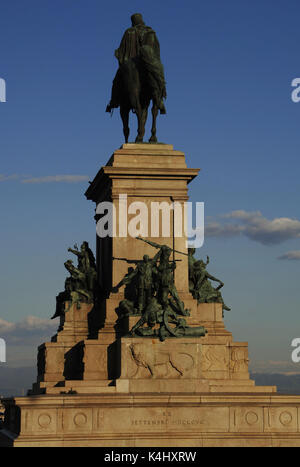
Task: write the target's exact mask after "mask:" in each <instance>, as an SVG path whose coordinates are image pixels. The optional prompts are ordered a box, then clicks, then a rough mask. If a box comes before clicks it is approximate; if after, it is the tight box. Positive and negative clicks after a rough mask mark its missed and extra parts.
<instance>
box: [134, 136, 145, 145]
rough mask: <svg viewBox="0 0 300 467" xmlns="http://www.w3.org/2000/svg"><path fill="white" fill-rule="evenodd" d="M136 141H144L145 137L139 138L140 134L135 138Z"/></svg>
mask: <svg viewBox="0 0 300 467" xmlns="http://www.w3.org/2000/svg"><path fill="white" fill-rule="evenodd" d="M135 142H136V143H142V142H143V138H139V137H138V136H137V137H136V138H135Z"/></svg>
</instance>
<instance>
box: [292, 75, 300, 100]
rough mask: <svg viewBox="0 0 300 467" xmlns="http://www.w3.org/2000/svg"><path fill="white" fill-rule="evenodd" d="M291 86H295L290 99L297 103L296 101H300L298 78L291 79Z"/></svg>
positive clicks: (299, 81)
mask: <svg viewBox="0 0 300 467" xmlns="http://www.w3.org/2000/svg"><path fill="white" fill-rule="evenodd" d="M291 86H292V87H293V88H295V89H294V90H293V91H292V94H291V98H292V101H293V102H295V104H297V103H298V102H300V78H295V79H293V81H292V84H291Z"/></svg>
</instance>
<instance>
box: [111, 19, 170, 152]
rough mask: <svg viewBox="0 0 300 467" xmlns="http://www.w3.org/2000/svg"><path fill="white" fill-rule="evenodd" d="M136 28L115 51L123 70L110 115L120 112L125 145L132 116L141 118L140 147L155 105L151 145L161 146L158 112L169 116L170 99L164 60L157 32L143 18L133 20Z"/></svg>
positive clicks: (132, 27) (124, 37)
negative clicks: (159, 144)
mask: <svg viewBox="0 0 300 467" xmlns="http://www.w3.org/2000/svg"><path fill="white" fill-rule="evenodd" d="M131 22H132V26H131V27H130V28H129V29H127V30H126V31H125V33H124V35H123V38H122V41H121V44H120V47H119V48H118V49H117V50H116V51H115V57H116V58H117V59H118V62H119V68H118V71H117V73H116V76H115V78H114V80H113V86H112V93H111V100H110V102H109V104H108V105H107V107H106V112H112V110H113V109H114V108H118V107H119V108H120V115H121V119H122V122H123V133H124V137H125V142H126V143H127V142H128V137H129V113H130V110H132V112H133V113H135V114H136V116H137V121H138V134H137V137H136V140H135V142H136V143H142V142H143V138H144V134H145V124H146V120H147V115H148V107H149V105H150V102H151V101H152V128H151V137H150V139H149V142H150V143H157V137H156V118H157V115H158V111H160V113H161V114H165V113H166V109H165V105H164V99H165V98H166V97H167V93H166V82H165V77H164V69H163V65H162V63H161V60H160V46H159V42H158V39H157V37H156V33H155V31H153V29H152V28H151V27H149V26H146V25H145V23H144V21H143V18H142V15H141V14H139V13H136V14H134V15H132V16H131Z"/></svg>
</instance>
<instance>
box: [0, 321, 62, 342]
mask: <svg viewBox="0 0 300 467" xmlns="http://www.w3.org/2000/svg"><path fill="white" fill-rule="evenodd" d="M56 329H57V322H56V321H55V322H53V321H51V320H50V319H44V318H38V317H37V316H27V317H26V318H24V319H23V320H21V321H18V322H16V323H12V322H9V321H5V320H3V319H1V318H0V336H1V337H2V338H4V339H5V340H6V342H7V343H8V344H9V343H13V344H17V345H31V344H33V343H35V342H36V340H37V339H41V342H40V343H42V339H43V338H44V337H45V336H47V338H48V339H49V338H50V337H51V335H52V334H53V333H54V332H55V331H56Z"/></svg>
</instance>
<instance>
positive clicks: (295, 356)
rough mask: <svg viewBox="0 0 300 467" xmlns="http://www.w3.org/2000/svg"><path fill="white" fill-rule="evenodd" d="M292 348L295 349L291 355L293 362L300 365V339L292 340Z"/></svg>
mask: <svg viewBox="0 0 300 467" xmlns="http://www.w3.org/2000/svg"><path fill="white" fill-rule="evenodd" d="M291 346H292V347H295V349H294V350H293V352H292V355H291V357H292V361H293V362H294V363H300V337H295V339H293V340H292V343H291Z"/></svg>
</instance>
